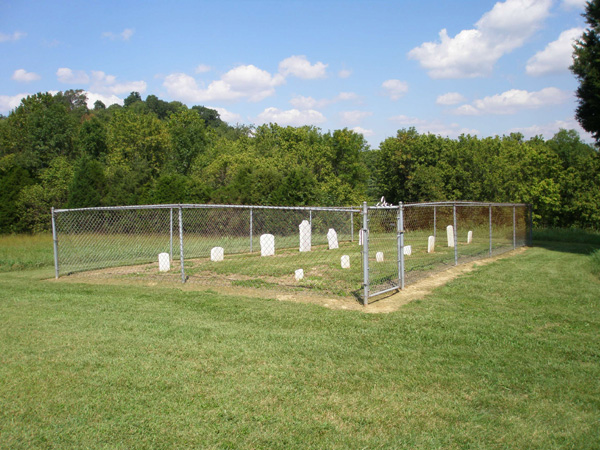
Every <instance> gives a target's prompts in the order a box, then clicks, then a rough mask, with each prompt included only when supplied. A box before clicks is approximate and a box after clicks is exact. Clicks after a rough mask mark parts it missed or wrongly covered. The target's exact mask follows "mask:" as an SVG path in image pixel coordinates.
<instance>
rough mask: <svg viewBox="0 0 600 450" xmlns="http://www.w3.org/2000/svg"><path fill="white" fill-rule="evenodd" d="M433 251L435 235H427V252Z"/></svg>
mask: <svg viewBox="0 0 600 450" xmlns="http://www.w3.org/2000/svg"><path fill="white" fill-rule="evenodd" d="M434 251H435V236H429V239H428V240H427V253H433V252H434Z"/></svg>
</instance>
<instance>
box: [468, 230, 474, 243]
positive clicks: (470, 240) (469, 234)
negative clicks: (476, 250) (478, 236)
mask: <svg viewBox="0 0 600 450" xmlns="http://www.w3.org/2000/svg"><path fill="white" fill-rule="evenodd" d="M471 242H473V232H472V231H469V232H468V233H467V244H470V243H471Z"/></svg>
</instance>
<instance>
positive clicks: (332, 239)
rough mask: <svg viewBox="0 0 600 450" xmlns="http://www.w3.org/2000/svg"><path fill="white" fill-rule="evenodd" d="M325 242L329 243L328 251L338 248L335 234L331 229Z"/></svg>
mask: <svg viewBox="0 0 600 450" xmlns="http://www.w3.org/2000/svg"><path fill="white" fill-rule="evenodd" d="M327 242H328V243H329V250H333V249H335V248H340V247H339V245H338V238H337V233H336V232H335V230H334V229H333V228H330V229H329V231H328V232H327Z"/></svg>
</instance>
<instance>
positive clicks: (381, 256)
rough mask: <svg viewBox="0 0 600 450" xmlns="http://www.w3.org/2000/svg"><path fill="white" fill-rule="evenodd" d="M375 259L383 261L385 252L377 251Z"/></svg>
mask: <svg viewBox="0 0 600 450" xmlns="http://www.w3.org/2000/svg"><path fill="white" fill-rule="evenodd" d="M375 261H377V262H383V252H377V253H375Z"/></svg>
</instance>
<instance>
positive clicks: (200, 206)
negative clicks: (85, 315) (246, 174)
mask: <svg viewBox="0 0 600 450" xmlns="http://www.w3.org/2000/svg"><path fill="white" fill-rule="evenodd" d="M179 208H182V209H224V208H228V209H277V210H292V211H333V212H355V213H360V212H361V210H360V209H358V208H356V207H344V206H338V207H329V206H263V205H212V204H210V205H209V204H199V203H174V204H168V205H131V206H98V207H94V208H73V209H54V213H55V214H60V213H66V212H78V211H125V210H143V209H179Z"/></svg>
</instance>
